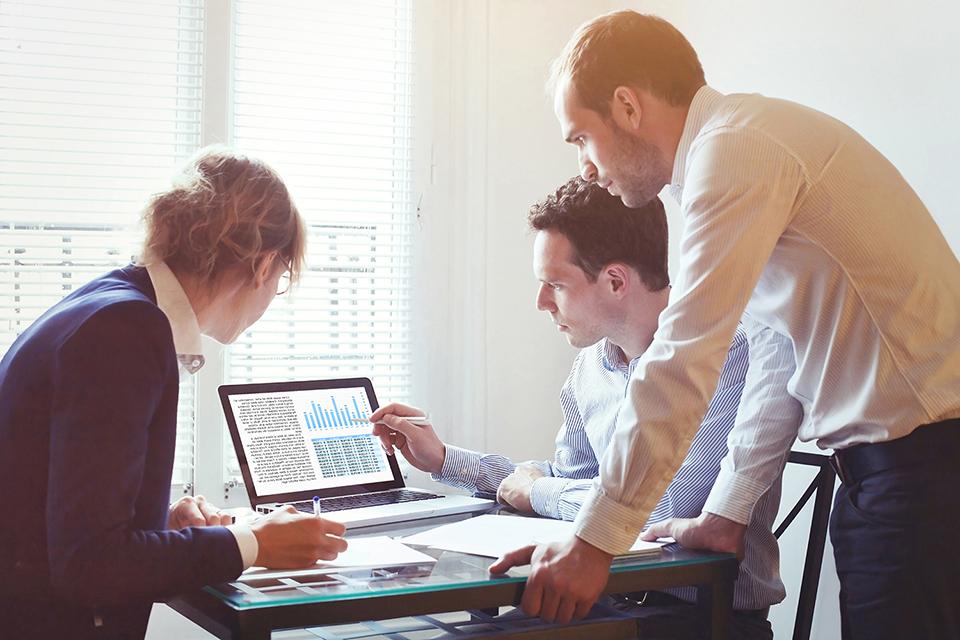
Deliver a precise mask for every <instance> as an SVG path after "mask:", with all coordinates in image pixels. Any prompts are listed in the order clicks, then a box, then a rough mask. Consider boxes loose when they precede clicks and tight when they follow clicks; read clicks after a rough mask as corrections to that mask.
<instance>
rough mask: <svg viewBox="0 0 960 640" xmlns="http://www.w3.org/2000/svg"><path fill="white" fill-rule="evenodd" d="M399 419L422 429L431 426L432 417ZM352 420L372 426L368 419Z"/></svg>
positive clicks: (404, 417) (405, 417)
mask: <svg viewBox="0 0 960 640" xmlns="http://www.w3.org/2000/svg"><path fill="white" fill-rule="evenodd" d="M397 417H398V418H403V419H404V420H406V421H407V422H409V423H410V424H412V425H416V426H418V427H422V426H423V425H425V424H430V416H397ZM350 419H351V420H352V421H353V422H366V423H367V424H370V421H369V420H367V419H366V418H350ZM377 424H383V423H382V422H378V423H377Z"/></svg>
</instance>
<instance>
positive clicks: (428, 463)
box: [370, 402, 447, 473]
mask: <svg viewBox="0 0 960 640" xmlns="http://www.w3.org/2000/svg"><path fill="white" fill-rule="evenodd" d="M422 415H425V413H424V411H422V410H420V409H417V408H416V407H409V406H407V405H405V404H399V403H396V402H395V403H393V404H388V405H387V406H385V407H380V408H379V409H377V410H376V411H374V412H373V415H372V416H370V422H373V423H374V425H373V435H375V436H378V437H379V438H380V445H381V446H382V447H383V450H384V451H386V452H387V455H389V456H392V455H393V450H394V447H396V448H397V449H399V450H400V453H402V454H403V457H404V458H406V459H407V462H409V463H410V464H412V465H413V466H414V467H416V468H417V469H420V471H426V472H428V473H440V470H441V469H443V460H444V458H445V457H446V455H447V448H446V446H445V445H444V444H443V442H442V441H441V440H440V438H438V437H437V434H436V433H434V431H433V425H430V424H426V425H423V426H422V427H421V426H417V425H413V424H410V423H409V422H407V421H406V420H404V419H403V417H404V416H422Z"/></svg>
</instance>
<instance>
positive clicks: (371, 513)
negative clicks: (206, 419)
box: [219, 378, 494, 528]
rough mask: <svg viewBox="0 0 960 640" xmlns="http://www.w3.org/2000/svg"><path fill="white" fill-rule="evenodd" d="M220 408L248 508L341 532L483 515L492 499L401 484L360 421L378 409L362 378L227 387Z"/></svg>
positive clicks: (368, 384) (397, 471) (366, 424)
mask: <svg viewBox="0 0 960 640" xmlns="http://www.w3.org/2000/svg"><path fill="white" fill-rule="evenodd" d="M219 391H220V403H221V404H222V406H223V411H224V414H225V415H226V418H227V426H228V427H229V429H230V437H231V438H232V440H233V446H234V448H235V450H236V452H237V460H238V461H239V462H240V471H241V472H242V473H243V481H244V483H245V484H246V488H247V494H248V495H249V497H250V505H251V507H252V508H253V509H254V510H256V511H259V512H261V513H269V512H271V511H274V510H276V509H279V508H281V507H283V506H285V505H288V504H292V505H293V506H294V507H296V508H297V510H299V511H303V512H306V513H311V514H312V513H313V509H314V506H313V497H314V496H318V497H319V498H320V508H321V511H322V514H323V515H324V516H325V517H329V518H330V519H332V520H336V521H337V522H342V523H343V524H345V525H346V526H347V528H355V527H363V526H370V525H375V524H386V523H393V522H403V521H406V520H419V519H422V518H432V517H436V516H446V515H452V514H458V513H471V512H481V511H487V510H488V509H490V508H491V507H493V506H494V502H493V501H492V500H484V499H481V498H473V497H470V496H460V495H443V494H437V493H432V492H430V491H424V490H421V489H415V488H412V487H406V486H404V482H403V476H402V475H401V474H400V467H399V466H398V464H397V456H388V455H387V454H386V452H385V451H384V450H383V447H381V446H380V440H379V438H377V437H376V436H374V435H373V434H372V433H371V432H370V431H371V427H372V425H371V424H370V423H369V422H367V421H366V418H368V417H369V416H370V414H371V413H373V411H375V410H376V409H377V407H378V406H379V405H378V404H377V397H376V395H375V394H374V392H373V384H372V383H371V382H370V380H369V379H368V378H345V379H341V380H311V381H299V382H269V383H255V384H230V385H222V386H220V388H219Z"/></svg>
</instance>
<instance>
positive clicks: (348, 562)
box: [240, 536, 437, 580]
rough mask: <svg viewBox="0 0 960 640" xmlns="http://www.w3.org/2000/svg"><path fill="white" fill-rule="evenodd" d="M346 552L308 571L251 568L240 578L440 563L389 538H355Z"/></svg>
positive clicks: (275, 576) (278, 576) (318, 562)
mask: <svg viewBox="0 0 960 640" xmlns="http://www.w3.org/2000/svg"><path fill="white" fill-rule="evenodd" d="M347 544H348V546H347V550H346V551H344V552H343V553H341V554H340V555H338V556H337V558H336V560H330V561H326V560H318V561H317V564H316V566H314V567H308V568H306V569H266V568H264V567H250V568H249V569H247V570H246V571H244V572H243V574H242V575H241V576H240V580H252V579H254V578H256V579H260V578H282V577H287V576H296V575H304V574H307V573H316V572H317V571H318V570H320V571H323V570H326V569H330V570H334V569H345V568H349V569H359V568H364V567H395V566H397V565H402V564H421V563H435V562H436V561H437V560H436V558H433V557H431V556H428V555H427V554H425V553H423V552H421V551H417V550H416V549H411V548H410V547H408V546H407V545H405V544H403V543H402V542H399V541H397V540H394V539H393V538H389V537H387V536H375V537H371V538H353V539H349V540H347Z"/></svg>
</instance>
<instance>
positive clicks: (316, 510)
mask: <svg viewBox="0 0 960 640" xmlns="http://www.w3.org/2000/svg"><path fill="white" fill-rule="evenodd" d="M313 515H315V516H317V517H318V518H319V517H320V496H313Z"/></svg>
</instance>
